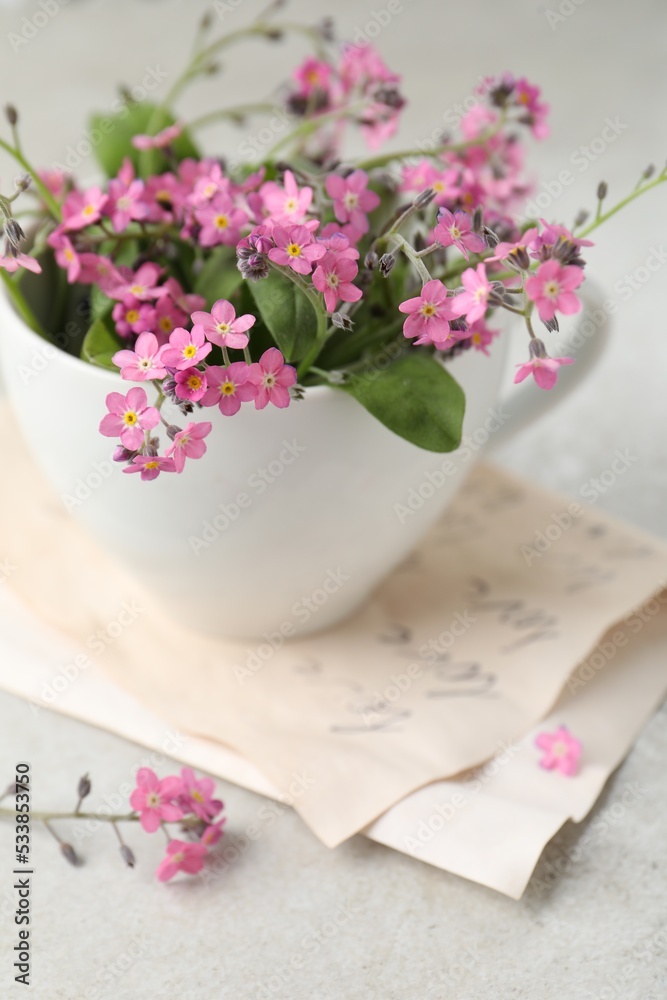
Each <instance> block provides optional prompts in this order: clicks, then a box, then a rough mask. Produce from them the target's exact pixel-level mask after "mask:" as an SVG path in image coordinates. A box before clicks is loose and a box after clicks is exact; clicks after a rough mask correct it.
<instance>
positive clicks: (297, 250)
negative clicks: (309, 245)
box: [287, 243, 301, 257]
mask: <svg viewBox="0 0 667 1000" xmlns="http://www.w3.org/2000/svg"><path fill="white" fill-rule="evenodd" d="M287 252H288V254H289V255H290V257H300V256H301V247H300V246H299V244H298V243H290V245H289V246H288V247H287Z"/></svg>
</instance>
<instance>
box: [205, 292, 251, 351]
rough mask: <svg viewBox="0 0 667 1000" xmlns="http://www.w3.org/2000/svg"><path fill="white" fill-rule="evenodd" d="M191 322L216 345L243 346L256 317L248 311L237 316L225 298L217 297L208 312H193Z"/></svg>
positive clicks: (246, 341)
mask: <svg viewBox="0 0 667 1000" xmlns="http://www.w3.org/2000/svg"><path fill="white" fill-rule="evenodd" d="M192 322H193V323H194V324H195V325H194V327H193V333H194V331H195V330H197V331H198V333H201V334H202V335H203V336H205V337H206V339H207V340H210V342H211V343H212V344H217V345H218V347H233V348H243V347H247V346H248V340H249V338H248V334H247V332H246V331H247V330H249V329H250V328H251V327H252V326H254V325H255V323H256V322H257V318H256V317H255V316H252V315H251V314H250V313H245V314H244V315H243V316H237V315H236V310H235V309H234V306H233V305H232V304H231V302H228V301H227V299H218V301H217V302H215V303H214V304H213V306H212V307H211V311H210V313H207V312H193V313H192Z"/></svg>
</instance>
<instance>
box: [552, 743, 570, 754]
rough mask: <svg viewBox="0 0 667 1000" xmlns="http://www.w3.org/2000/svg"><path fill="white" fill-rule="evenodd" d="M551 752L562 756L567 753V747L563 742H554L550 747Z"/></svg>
mask: <svg viewBox="0 0 667 1000" xmlns="http://www.w3.org/2000/svg"><path fill="white" fill-rule="evenodd" d="M551 752H552V753H553V754H555V755H556V757H563V756H565V754H566V753H567V747H566V746H565V744H564V743H554V745H553V747H552V748H551Z"/></svg>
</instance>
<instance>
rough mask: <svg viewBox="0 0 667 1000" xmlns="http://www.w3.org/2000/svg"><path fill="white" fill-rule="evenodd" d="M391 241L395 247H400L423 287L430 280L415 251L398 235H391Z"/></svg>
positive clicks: (429, 275)
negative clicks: (394, 243) (393, 241)
mask: <svg viewBox="0 0 667 1000" xmlns="http://www.w3.org/2000/svg"><path fill="white" fill-rule="evenodd" d="M392 239H393V240H395V242H396V246H398V247H400V249H401V250H402V251H403V253H404V254H405V256H406V257H407V258H408V260H409V261H410V263H411V264H412V265H413V267H414V268H415V270H416V271H417V272H418V274H419V277H420V278H421V279H422V284H424V285H425V284H426V282H427V281H431V280H432V278H431V274H430V272H429V269H428V268H427V266H426V264H424V262H423V260H421V258H420V257H419V256H418V254H417V251H416V250H415V249H414V248H413V247H412V246H410V244H409V243H408V241H407V240H406V239H405V237H403V236H401V234H400V233H392Z"/></svg>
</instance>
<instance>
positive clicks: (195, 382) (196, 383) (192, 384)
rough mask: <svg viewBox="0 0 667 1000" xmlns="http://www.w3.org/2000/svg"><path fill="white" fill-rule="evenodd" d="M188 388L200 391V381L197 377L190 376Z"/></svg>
mask: <svg viewBox="0 0 667 1000" xmlns="http://www.w3.org/2000/svg"><path fill="white" fill-rule="evenodd" d="M188 388H189V389H193V390H196V389H201V379H200V378H199V375H191V376H190V378H189V379H188Z"/></svg>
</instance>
